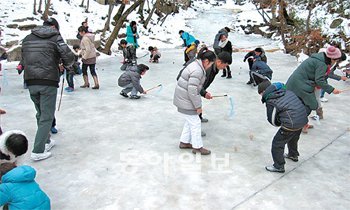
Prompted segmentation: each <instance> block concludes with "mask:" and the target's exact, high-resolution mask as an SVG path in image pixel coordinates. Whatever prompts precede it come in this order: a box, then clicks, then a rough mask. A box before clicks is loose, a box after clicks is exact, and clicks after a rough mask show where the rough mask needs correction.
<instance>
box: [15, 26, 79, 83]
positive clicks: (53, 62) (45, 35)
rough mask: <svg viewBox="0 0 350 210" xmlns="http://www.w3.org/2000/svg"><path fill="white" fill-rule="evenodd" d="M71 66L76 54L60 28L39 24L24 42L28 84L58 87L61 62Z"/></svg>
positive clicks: (23, 58) (23, 51)
mask: <svg viewBox="0 0 350 210" xmlns="http://www.w3.org/2000/svg"><path fill="white" fill-rule="evenodd" d="M61 60H62V62H63V65H64V66H66V67H70V66H72V65H73V63H74V54H73V52H72V51H71V50H70V49H69V47H68V46H67V45H66V44H65V43H64V41H63V39H62V37H61V35H60V33H59V31H58V30H56V29H54V28H52V27H50V26H39V27H36V28H34V29H33V30H32V33H31V34H29V35H28V36H26V37H25V38H24V39H23V42H22V63H23V66H25V71H24V80H25V81H26V83H27V85H29V86H30V85H47V86H54V87H58V83H59V77H60V75H59V63H60V61H61Z"/></svg>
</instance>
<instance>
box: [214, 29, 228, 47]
mask: <svg viewBox="0 0 350 210" xmlns="http://www.w3.org/2000/svg"><path fill="white" fill-rule="evenodd" d="M222 35H225V36H226V37H228V32H227V31H226V29H225V28H222V29H220V31H218V33H217V34H216V35H215V38H214V44H213V48H214V49H220V46H219V42H220V37H221V36H222Z"/></svg>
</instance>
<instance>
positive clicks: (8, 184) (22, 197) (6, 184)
mask: <svg viewBox="0 0 350 210" xmlns="http://www.w3.org/2000/svg"><path fill="white" fill-rule="evenodd" d="M35 175H36V172H35V170H34V168H32V167H30V166H25V165H23V166H18V167H16V165H14V164H12V163H3V164H1V165H0V178H1V184H0V206H3V205H5V204H7V205H8V206H9V209H10V210H16V209H18V210H19V209H31V210H49V209H51V207H50V198H49V197H48V196H47V195H46V194H45V193H44V192H43V191H42V190H41V189H40V187H39V185H38V184H37V183H36V182H35V180H34V178H35Z"/></svg>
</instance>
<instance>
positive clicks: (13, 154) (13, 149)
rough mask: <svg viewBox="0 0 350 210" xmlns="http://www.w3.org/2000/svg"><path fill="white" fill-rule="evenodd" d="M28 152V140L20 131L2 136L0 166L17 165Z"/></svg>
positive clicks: (0, 138)
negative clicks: (20, 158)
mask: <svg viewBox="0 0 350 210" xmlns="http://www.w3.org/2000/svg"><path fill="white" fill-rule="evenodd" d="M27 150H28V140H27V138H26V136H25V134H24V133H23V132H22V131H19V130H12V131H7V132H5V133H3V134H2V135H1V136H0V164H2V163H7V162H8V163H16V161H17V160H18V158H19V157H20V156H22V155H23V154H25V153H26V152H27Z"/></svg>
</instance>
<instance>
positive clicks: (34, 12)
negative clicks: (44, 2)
mask: <svg viewBox="0 0 350 210" xmlns="http://www.w3.org/2000/svg"><path fill="white" fill-rule="evenodd" d="M33 14H34V15H37V14H38V13H37V12H36V0H34V7H33Z"/></svg>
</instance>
